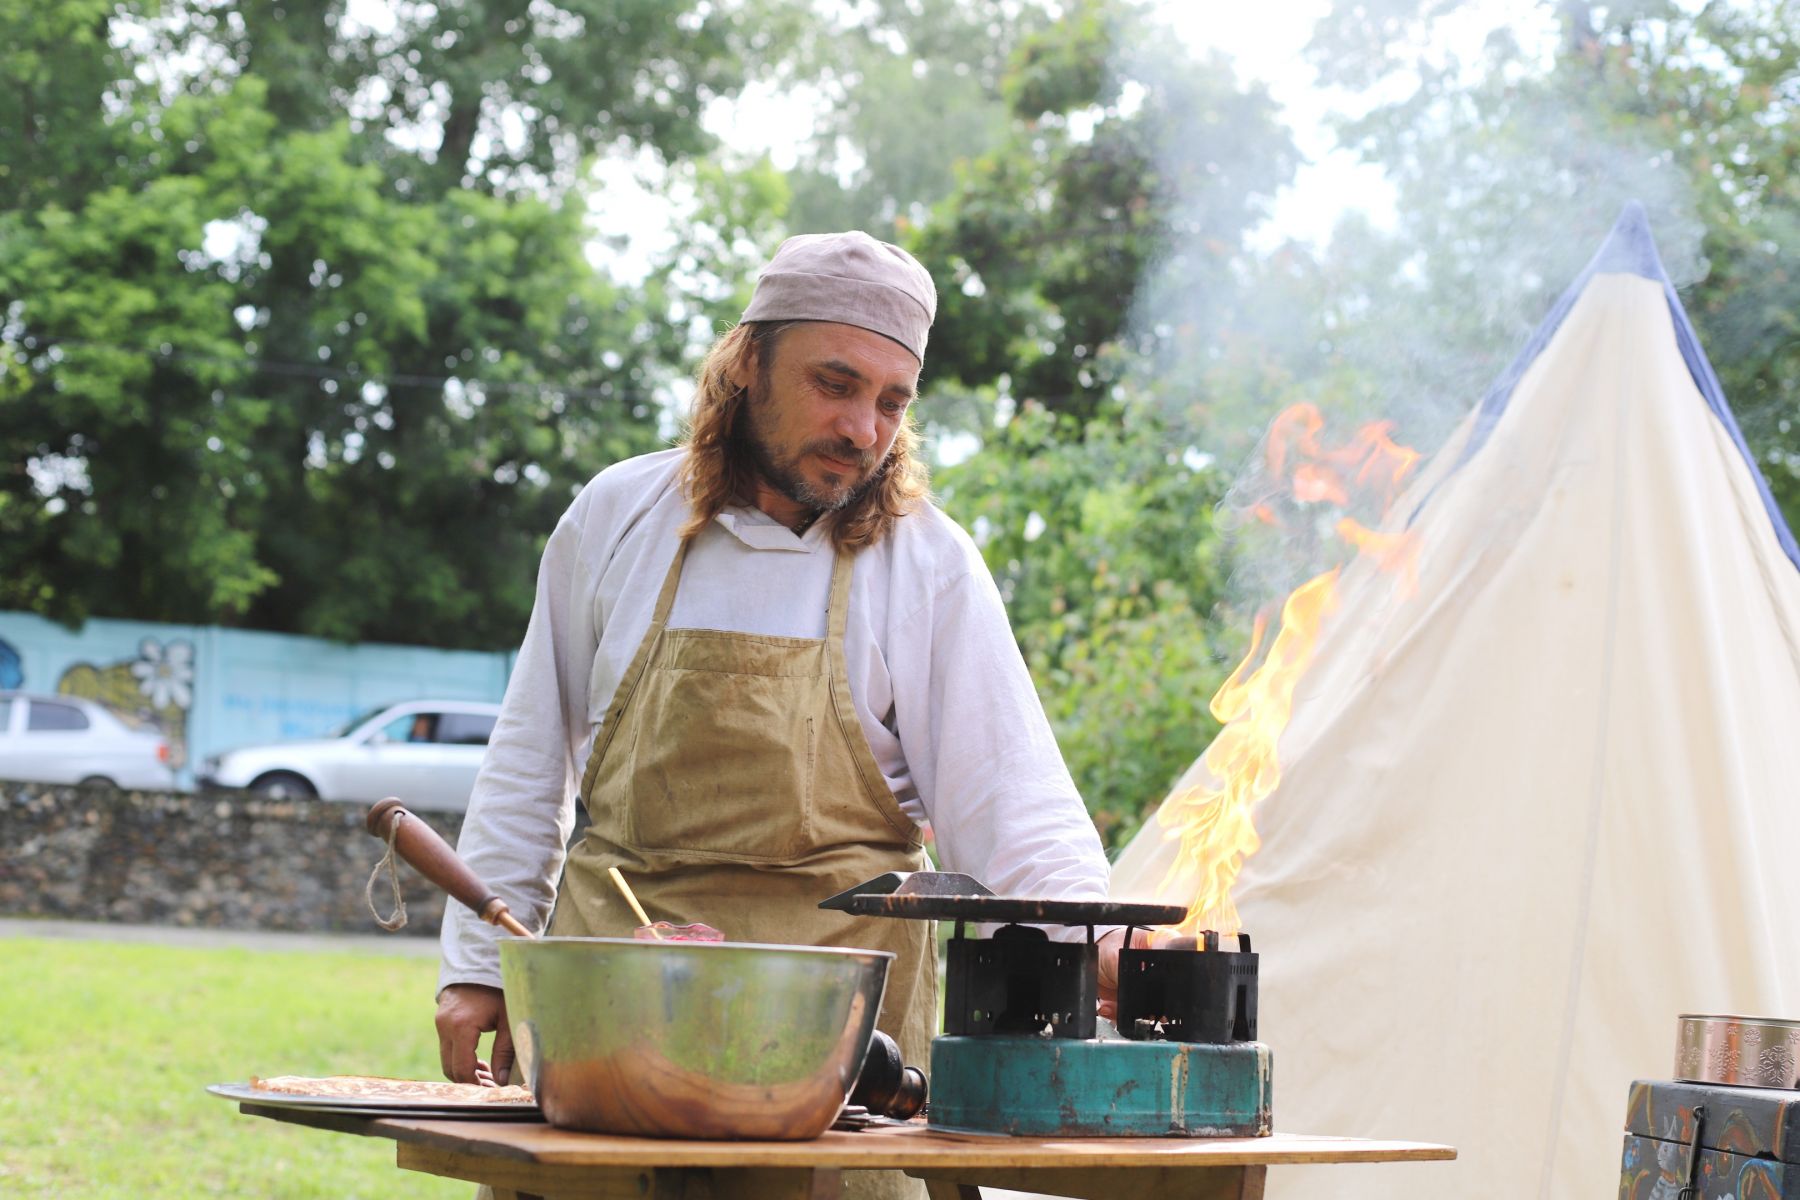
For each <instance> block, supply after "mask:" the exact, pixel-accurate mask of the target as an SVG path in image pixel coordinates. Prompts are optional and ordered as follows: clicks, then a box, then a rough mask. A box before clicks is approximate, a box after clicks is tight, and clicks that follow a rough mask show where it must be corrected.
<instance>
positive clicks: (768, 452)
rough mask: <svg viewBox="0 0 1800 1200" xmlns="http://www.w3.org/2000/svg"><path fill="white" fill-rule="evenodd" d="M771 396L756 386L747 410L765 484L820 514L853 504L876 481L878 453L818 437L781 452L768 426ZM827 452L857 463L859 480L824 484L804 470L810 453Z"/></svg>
mask: <svg viewBox="0 0 1800 1200" xmlns="http://www.w3.org/2000/svg"><path fill="white" fill-rule="evenodd" d="M768 411H769V395H768V392H767V390H766V387H755V388H752V389H751V390H750V395H749V396H748V397H746V404H745V411H744V429H743V432H744V436H743V442H744V448H745V450H747V451H748V452H749V455H750V464H751V466H753V467H754V468H755V469H756V473H757V474H758V475H759V476H761V477H762V480H763V482H764V483H766V484H768V485H769V486H770V487H772V488H774V489H775V490H776V491H778V492H780V493H781V494H782V495H783V496H786V497H787V498H788V499H789V500H792V501H793V502H794V503H795V504H800V505H804V506H805V507H806V508H808V509H811V510H812V512H813V513H815V514H817V515H824V514H825V513H833V512H838V511H840V510H841V509H845V508H848V507H850V505H852V504H854V503H856V501H857V500H858V499H859V498H860V497H861V496H862V494H863V493H864V492H866V491H868V490H869V485H870V484H872V483H874V482H875V476H876V473H875V456H874V455H873V454H870V453H869V452H868V451H866V450H858V449H857V448H856V445H855V444H854V443H853V442H849V441H845V440H841V439H837V438H817V439H815V440H813V441H810V442H806V443H804V444H802V445H801V447H800V449H799V450H798V451H796V452H795V453H793V454H791V455H781V454H778V453H777V452H776V451H775V449H774V448H773V447H772V446H770V445H769V440H768V430H767V426H768V425H769V424H770V422H769V420H768V416H767V414H768ZM813 454H824V455H828V456H830V457H831V458H835V459H837V460H838V461H840V462H848V463H855V464H856V467H857V470H858V472H859V473H860V474H859V478H858V480H857V482H855V483H853V484H850V485H848V486H842V487H837V488H826V487H820V486H819V485H817V484H815V483H813V482H812V481H811V480H809V479H807V478H806V477H805V476H804V475H802V474H801V473H800V464H801V463H802V462H804V461H805V460H806V458H807V457H808V456H809V455H813Z"/></svg>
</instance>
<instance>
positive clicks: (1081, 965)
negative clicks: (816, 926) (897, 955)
mask: <svg viewBox="0 0 1800 1200" xmlns="http://www.w3.org/2000/svg"><path fill="white" fill-rule="evenodd" d="M819 907H820V908H830V909H838V910H840V911H843V912H847V913H854V914H856V915H858V916H878V917H899V918H912V919H915V920H942V921H954V922H956V932H955V935H954V936H953V937H952V938H951V939H950V945H949V961H948V965H947V968H946V974H945V996H944V1032H945V1033H946V1034H949V1035H951V1036H962V1037H982V1036H1004V1035H1010V1036H1024V1037H1042V1036H1046V1035H1048V1036H1050V1037H1053V1038H1082V1039H1087V1038H1093V1037H1094V1036H1096V1034H1097V1033H1098V1021H1097V1017H1096V1015H1095V1011H1094V1010H1095V1004H1096V1002H1097V1001H1098V999H1099V977H1100V971H1099V950H1098V948H1097V947H1096V946H1095V945H1094V927H1095V926H1096V925H1124V926H1127V943H1128V944H1129V934H1130V932H1131V929H1132V928H1135V927H1138V926H1147V925H1173V924H1175V923H1177V922H1179V921H1180V920H1181V919H1182V918H1183V917H1184V916H1186V915H1187V910H1186V909H1184V908H1182V907H1181V906H1179V905H1174V904H1125V903H1118V902H1115V901H1111V900H1100V901H1084V900H1034V899H1029V898H1024V897H1016V896H996V895H994V893H993V892H992V891H990V890H989V889H988V888H987V887H985V886H983V885H982V884H981V882H980V881H978V880H976V879H974V878H972V877H970V876H968V875H956V874H951V873H947V872H937V871H915V872H910V873H909V872H900V871H891V872H889V873H888V874H886V875H882V876H879V877H877V878H875V879H871V880H869V881H868V882H867V883H864V884H859V885H858V886H856V887H854V888H851V889H850V890H849V891H847V892H841V893H839V894H838V895H836V896H833V897H832V898H831V899H829V900H826V901H824V902H822V903H821V904H820V905H819ZM970 921H980V922H994V923H1000V924H1001V928H1000V929H998V930H996V931H995V933H994V935H993V936H992V937H989V938H969V937H965V936H964V926H965V925H966V924H967V923H968V922H970ZM1038 925H1074V926H1080V925H1085V926H1087V932H1088V936H1087V941H1086V942H1085V943H1082V942H1075V943H1069V942H1053V941H1051V940H1050V938H1049V936H1048V935H1047V934H1045V933H1044V931H1043V930H1042V929H1038V928H1034V926H1038ZM1204 936H1205V939H1206V941H1205V949H1204V950H1198V949H1181V950H1125V951H1121V952H1120V954H1119V998H1118V1018H1117V1022H1118V1028H1119V1032H1120V1033H1121V1034H1123V1035H1124V1036H1126V1037H1128V1038H1132V1039H1135V1040H1139V1041H1148V1040H1162V1041H1171V1042H1211V1043H1226V1042H1250V1041H1255V1040H1256V961H1257V959H1256V955H1255V954H1254V953H1252V952H1251V950H1250V939H1249V937H1247V936H1244V937H1241V938H1240V943H1239V948H1238V949H1237V950H1236V951H1226V950H1221V949H1220V948H1219V935H1218V934H1216V933H1213V932H1211V931H1208V932H1207V933H1206V934H1205V935H1204Z"/></svg>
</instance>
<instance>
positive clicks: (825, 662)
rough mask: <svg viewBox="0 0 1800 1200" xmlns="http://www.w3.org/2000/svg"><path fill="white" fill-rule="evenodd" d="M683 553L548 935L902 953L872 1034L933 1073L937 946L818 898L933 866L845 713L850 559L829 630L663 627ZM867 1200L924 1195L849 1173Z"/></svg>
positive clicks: (591, 790) (833, 598)
mask: <svg viewBox="0 0 1800 1200" xmlns="http://www.w3.org/2000/svg"><path fill="white" fill-rule="evenodd" d="M687 550H688V543H687V542H685V541H684V542H683V543H682V545H681V547H680V548H679V549H678V550H677V551H676V553H675V560H674V562H673V563H671V564H670V566H669V573H668V576H667V577H666V578H665V579H664V580H663V586H662V593H661V595H660V596H659V597H658V598H657V601H656V611H655V615H654V616H653V617H652V618H651V621H650V628H649V630H648V631H647V632H646V633H645V634H644V640H643V642H642V643H641V644H640V645H639V646H638V651H637V655H636V657H635V658H634V659H633V660H632V663H631V666H630V667H629V668H628V669H627V670H626V672H625V674H624V676H623V677H622V678H621V679H620V681H619V687H618V691H617V693H616V694H615V695H614V698H613V702H612V706H611V708H610V709H608V711H607V714H606V721H605V724H604V725H602V726H601V729H600V734H599V736H598V737H597V738H596V739H595V742H594V749H593V753H592V754H591V755H590V756H589V758H588V763H587V770H586V771H585V772H584V773H583V775H582V780H581V797H582V801H583V803H584V804H586V806H587V811H588V815H589V818H590V820H591V822H592V823H591V824H590V825H589V826H588V830H587V833H586V836H585V837H584V838H583V839H582V841H581V842H580V843H579V844H578V845H577V846H576V847H575V848H574V849H573V850H572V851H571V852H570V855H569V861H568V866H567V868H566V870H565V873H564V876H563V885H562V890H561V892H560V894H559V895H558V897H557V905H556V913H555V916H554V917H553V919H552V920H551V923H550V932H551V933H553V934H558V935H575V936H598V937H617V936H629V935H630V933H631V930H632V929H633V928H635V927H636V925H637V923H638V922H637V918H636V917H635V916H633V915H632V913H631V910H630V909H629V908H628V907H627V906H626V904H625V902H624V901H623V899H621V898H620V896H619V894H618V891H617V890H616V889H615V888H614V887H613V885H612V883H611V881H610V879H609V878H608V877H607V874H606V869H607V868H608V867H617V868H619V870H620V871H622V872H624V874H625V875H626V877H627V878H628V879H629V880H630V882H631V886H632V888H633V890H634V891H636V892H637V895H638V899H639V900H640V901H641V902H642V903H643V905H644V908H645V910H646V911H647V912H648V913H649V916H650V919H651V920H653V921H657V920H661V921H672V922H674V923H676V924H689V923H692V922H696V921H702V922H705V923H706V924H708V925H711V926H713V927H714V928H716V929H719V930H721V931H722V932H723V933H724V934H725V936H726V937H727V938H729V939H730V940H732V941H742V942H780V943H787V944H796V945H815V946H860V947H864V948H867V949H874V950H888V951H892V952H893V954H894V955H895V956H896V957H895V960H894V962H893V964H892V967H891V968H890V970H889V974H888V983H887V994H886V998H885V999H884V1001H883V1003H882V1008H881V1017H880V1020H879V1025H880V1027H881V1029H883V1030H884V1031H886V1032H887V1033H888V1034H890V1035H892V1036H893V1037H894V1038H895V1039H896V1040H897V1041H898V1042H899V1043H900V1048H901V1052H902V1054H903V1055H904V1057H905V1060H906V1062H907V1063H909V1064H914V1065H917V1066H919V1067H921V1068H924V1067H925V1066H926V1065H927V1064H928V1063H929V1061H930V1042H931V1036H932V1034H933V1032H935V1030H936V1027H937V951H936V942H935V938H934V936H933V931H932V929H931V926H930V925H929V924H928V923H927V922H923V921H904V920H892V919H888V918H883V917H852V916H848V915H846V914H844V913H840V912H829V911H826V910H823V909H821V908H819V907H818V904H819V901H821V900H823V899H825V898H826V897H828V896H831V895H835V894H836V893H838V892H840V891H843V890H844V889H846V888H848V887H850V886H852V885H854V884H857V883H861V882H862V881H863V880H865V879H870V878H873V877H874V876H876V875H879V874H881V873H882V872H883V871H915V870H921V869H924V868H925V866H926V859H925V853H924V851H923V849H922V848H921V845H920V837H919V829H918V826H917V825H915V824H914V823H913V821H912V819H911V818H910V817H908V816H907V815H906V813H905V812H904V811H903V810H902V809H901V808H900V805H899V804H898V803H897V802H896V801H895V800H894V795H893V792H892V791H890V790H889V788H888V785H887V781H886V780H885V779H884V778H883V777H882V774H881V770H880V768H879V767H878V766H877V765H876V762H875V756H874V753H873V752H872V751H871V750H870V749H869V743H868V739H867V738H866V737H865V736H864V735H863V731H862V725H861V722H860V720H859V718H858V717H857V715H856V710H855V708H854V707H853V705H852V703H851V698H850V684H849V678H848V673H847V668H846V665H845V659H844V628H845V625H846V623H847V610H848V608H849V600H850V573H851V566H852V561H853V560H852V559H851V557H850V556H849V555H845V554H839V555H838V557H837V561H836V563H835V565H834V566H833V568H832V574H831V592H830V599H829V602H828V605H827V610H826V635H825V637H824V638H823V639H822V640H821V639H818V638H791V637H771V636H763V635H760V634H748V633H727V632H723V631H720V630H714V629H670V628H668V620H669V612H670V610H671V609H672V608H673V607H674V603H675V592H676V588H677V587H678V585H679V584H680V581H681V571H682V565H683V563H684V562H685V561H686V559H687ZM845 1178H846V1194H847V1195H850V1196H857V1197H898V1196H905V1195H915V1194H916V1195H923V1191H922V1189H921V1188H920V1187H919V1186H918V1185H916V1184H915V1183H914V1181H911V1180H907V1179H906V1178H905V1177H904V1176H901V1175H899V1174H898V1173H897V1172H896V1173H883V1174H880V1175H877V1174H872V1173H868V1172H858V1173H855V1174H851V1175H848V1176H846V1177H845Z"/></svg>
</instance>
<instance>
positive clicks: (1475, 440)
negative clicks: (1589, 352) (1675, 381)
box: [1413, 200, 1800, 568]
mask: <svg viewBox="0 0 1800 1200" xmlns="http://www.w3.org/2000/svg"><path fill="white" fill-rule="evenodd" d="M1599 274H1608V275H1617V274H1631V275H1640V276H1642V277H1643V278H1645V279H1650V280H1654V281H1656V282H1657V283H1660V284H1662V289H1663V295H1664V296H1665V297H1667V298H1668V302H1669V316H1670V317H1671V318H1673V320H1674V324H1675V341H1676V344H1677V345H1678V346H1679V347H1680V349H1681V357H1682V360H1683V361H1684V362H1686V363H1687V368H1688V373H1689V374H1690V375H1691V376H1692V377H1693V380H1694V386H1695V387H1697V388H1698V389H1699V390H1700V395H1701V396H1703V397H1704V398H1705V400H1706V407H1707V408H1709V409H1711V410H1712V414H1713V416H1714V417H1716V418H1718V421H1719V424H1721V425H1723V426H1724V427H1725V432H1726V433H1728V434H1730V435H1731V441H1732V444H1733V445H1735V446H1736V447H1737V448H1738V453H1739V454H1741V455H1743V457H1744V464H1745V465H1746V466H1748V467H1749V468H1750V477H1751V478H1752V479H1754V480H1755V481H1756V491H1757V494H1758V495H1760V496H1761V497H1762V502H1763V510H1764V511H1765V512H1766V513H1767V514H1768V516H1769V523H1770V524H1771V525H1773V526H1774V528H1775V537H1776V540H1777V541H1779V542H1780V543H1781V549H1782V551H1783V552H1784V553H1785V554H1786V555H1787V556H1788V561H1789V562H1791V563H1793V564H1794V566H1795V567H1796V568H1800V545H1796V544H1795V542H1794V534H1793V531H1792V530H1790V529H1789V528H1788V525H1787V521H1786V519H1785V518H1783V517H1782V515H1781V509H1780V508H1779V507H1778V506H1777V505H1776V503H1775V496H1774V494H1773V493H1772V492H1770V491H1769V481H1768V480H1766V479H1764V478H1763V473H1762V471H1761V470H1760V469H1759V468H1758V467H1757V465H1756V458H1755V456H1754V455H1752V454H1751V453H1750V447H1749V446H1748V445H1747V444H1745V442H1744V434H1743V431H1742V430H1740V429H1739V428H1738V423H1737V418H1736V417H1734V416H1732V414H1731V406H1730V405H1728V404H1726V403H1725V392H1724V389H1722V388H1721V387H1720V386H1719V377H1718V376H1717V375H1715V374H1713V369H1712V364H1711V363H1710V362H1708V361H1707V360H1706V352H1705V351H1704V350H1702V349H1701V348H1700V339H1699V338H1698V337H1697V336H1696V335H1695V333H1694V326H1693V324H1692V323H1691V322H1689V320H1688V315H1687V311H1686V310H1685V309H1683V308H1682V307H1681V301H1680V300H1679V299H1678V298H1677V297H1676V295H1675V287H1674V285H1673V284H1671V283H1670V282H1669V273H1668V271H1666V270H1665V269H1664V268H1663V263H1662V256H1661V255H1660V254H1658V253H1657V251H1656V239H1655V238H1653V237H1652V236H1651V234H1650V218H1649V215H1648V214H1647V213H1645V211H1644V206H1643V205H1642V204H1639V203H1638V202H1637V201H1636V200H1633V201H1631V202H1630V203H1629V204H1627V205H1626V206H1625V208H1624V211H1623V212H1621V213H1620V214H1619V219H1618V220H1617V221H1616V222H1614V224H1613V227H1612V232H1611V233H1609V234H1607V236H1606V241H1604V242H1602V243H1601V245H1600V249H1599V251H1598V252H1597V253H1595V255H1594V257H1593V258H1592V259H1591V260H1589V262H1588V265H1587V266H1586V267H1584V268H1582V271H1581V274H1580V275H1577V276H1576V277H1575V282H1573V283H1571V284H1570V285H1569V286H1568V288H1567V289H1565V290H1564V292H1563V294H1562V295H1561V296H1559V297H1557V300H1556V303H1555V304H1554V305H1552V306H1551V308H1550V313H1549V315H1548V316H1546V317H1545V318H1544V320H1543V323H1542V324H1540V325H1539V326H1538V327H1537V330H1536V331H1535V332H1533V333H1532V335H1531V339H1530V340H1529V341H1527V342H1526V343H1525V347H1524V349H1522V350H1520V351H1519V353H1518V355H1517V356H1516V357H1515V358H1514V359H1513V361H1512V363H1511V364H1510V365H1509V366H1508V367H1507V368H1506V370H1505V371H1504V372H1502V373H1501V375H1500V377H1499V378H1498V379H1496V380H1495V381H1494V383H1493V385H1492V386H1490V387H1489V388H1488V390H1487V393H1486V394H1485V395H1483V396H1482V398H1481V407H1480V408H1479V409H1478V410H1477V411H1476V417H1475V428H1474V431H1473V432H1472V433H1471V434H1470V437H1469V443H1468V445H1467V446H1465V447H1464V448H1463V452H1462V456H1461V457H1460V458H1459V459H1458V460H1457V463H1456V466H1457V468H1458V469H1460V468H1461V467H1462V465H1463V464H1464V463H1466V462H1468V461H1469V459H1470V458H1472V457H1474V456H1475V454H1476V453H1477V452H1478V451H1480V449H1481V448H1482V446H1484V445H1486V444H1487V440H1488V437H1489V435H1491V434H1492V433H1493V432H1494V427H1495V426H1496V425H1498V424H1499V423H1500V418H1501V417H1502V416H1503V415H1505V413H1506V406H1507V403H1508V402H1509V401H1510V400H1511V399H1512V394H1513V389H1514V388H1516V387H1518V385H1519V380H1520V379H1521V378H1523V377H1524V375H1525V372H1526V370H1527V369H1528V368H1529V367H1530V366H1531V364H1532V363H1533V362H1535V361H1536V360H1537V356H1538V355H1539V354H1541V353H1542V352H1543V349H1544V347H1545V346H1547V345H1549V344H1550V339H1551V338H1553V337H1555V336H1556V331H1557V330H1558V329H1560V328H1562V323H1563V320H1564V319H1565V318H1566V317H1567V316H1568V315H1569V310H1570V309H1572V308H1574V307H1575V301H1576V300H1578V299H1580V298H1581V293H1582V291H1583V290H1584V289H1585V288H1586V287H1587V285H1588V281H1589V280H1591V279H1592V278H1593V277H1594V276H1595V275H1599ZM1429 501H1430V497H1429V496H1428V497H1426V503H1429ZM1423 507H1424V504H1421V505H1420V508H1421V509H1422V508H1423ZM1413 516H1414V518H1416V517H1417V516H1418V513H1417V512H1414V513H1413Z"/></svg>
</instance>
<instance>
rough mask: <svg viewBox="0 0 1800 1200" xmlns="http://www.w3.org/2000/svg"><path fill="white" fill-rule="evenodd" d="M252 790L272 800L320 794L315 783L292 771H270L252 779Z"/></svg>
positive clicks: (296, 798)
mask: <svg viewBox="0 0 1800 1200" xmlns="http://www.w3.org/2000/svg"><path fill="white" fill-rule="evenodd" d="M250 790H251V791H253V792H256V793H257V794H258V795H262V796H267V797H269V798H270V799H272V800H310V799H313V798H314V797H316V796H318V794H319V793H318V792H317V791H315V790H314V788H313V785H312V784H310V783H308V782H306V780H305V779H303V778H301V777H300V776H298V775H296V774H294V773H293V772H292V771H270V772H269V773H268V774H267V775H258V776H257V777H256V778H255V779H252V780H251V781H250Z"/></svg>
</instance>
